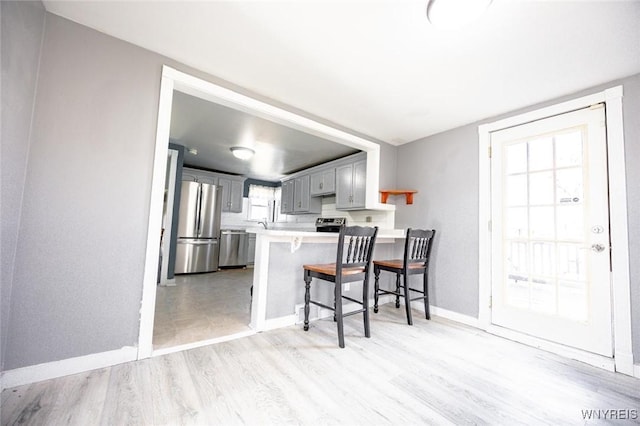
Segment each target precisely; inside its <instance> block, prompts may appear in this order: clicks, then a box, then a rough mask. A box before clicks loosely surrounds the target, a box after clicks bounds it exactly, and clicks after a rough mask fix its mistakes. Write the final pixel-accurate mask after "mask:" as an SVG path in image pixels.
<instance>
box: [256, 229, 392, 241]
mask: <svg viewBox="0 0 640 426" xmlns="http://www.w3.org/2000/svg"><path fill="white" fill-rule="evenodd" d="M247 232H249V233H252V234H259V235H265V236H274V237H332V236H335V237H338V233H337V232H317V231H315V230H304V229H264V228H262V227H260V228H257V227H256V228H247ZM404 233H405V230H404V229H378V238H404Z"/></svg>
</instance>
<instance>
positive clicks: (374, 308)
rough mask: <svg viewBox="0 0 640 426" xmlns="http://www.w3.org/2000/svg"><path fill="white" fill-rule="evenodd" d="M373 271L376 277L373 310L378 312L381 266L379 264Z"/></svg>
mask: <svg viewBox="0 0 640 426" xmlns="http://www.w3.org/2000/svg"><path fill="white" fill-rule="evenodd" d="M373 273H374V275H375V277H376V279H375V282H374V284H373V290H374V291H373V312H375V313H376V314H377V313H378V291H379V290H380V283H379V282H378V281H379V279H380V268H378V267H377V266H374V267H373Z"/></svg>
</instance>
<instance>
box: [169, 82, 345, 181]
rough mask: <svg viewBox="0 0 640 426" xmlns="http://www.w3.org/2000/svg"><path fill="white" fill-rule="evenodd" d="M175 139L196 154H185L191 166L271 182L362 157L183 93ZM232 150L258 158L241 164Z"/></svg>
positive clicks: (175, 111)
mask: <svg viewBox="0 0 640 426" xmlns="http://www.w3.org/2000/svg"><path fill="white" fill-rule="evenodd" d="M170 139H171V141H173V142H175V143H178V144H180V145H183V146H185V147H187V148H195V149H196V151H197V154H196V155H194V154H191V153H190V152H188V150H187V151H186V152H185V154H184V163H185V165H186V166H191V167H197V168H204V169H209V170H217V171H222V172H226V173H233V174H237V175H242V176H246V177H250V178H253V179H261V180H267V181H277V180H279V179H280V178H283V177H284V176H286V175H288V174H291V173H294V172H297V171H298V170H301V169H306V168H309V167H312V166H315V165H317V164H321V163H326V162H328V161H331V160H335V159H337V158H341V157H344V156H346V155H349V154H353V153H356V152H358V151H357V150H355V149H352V148H349V147H347V146H345V145H341V144H338V143H336V142H332V141H328V140H326V139H322V138H319V137H317V136H314V135H311V134H309V133H305V132H301V131H299V130H295V129H292V128H290V127H287V126H283V125H280V124H276V123H274V122H272V121H269V120H266V119H264V118H259V117H256V116H255V115H251V114H248V113H245V112H242V111H238V110H235V109H231V108H228V107H226V106H222V105H219V104H216V103H213V102H209V101H206V100H204V99H200V98H197V97H194V96H190V95H187V94H185V93H181V92H178V91H174V92H173V104H172V108H171V126H170ZM232 146H245V147H249V148H252V149H253V150H254V151H255V155H254V156H253V157H252V158H251V159H249V160H239V159H237V158H235V157H234V156H233V155H232V154H231V149H230V148H231V147H232Z"/></svg>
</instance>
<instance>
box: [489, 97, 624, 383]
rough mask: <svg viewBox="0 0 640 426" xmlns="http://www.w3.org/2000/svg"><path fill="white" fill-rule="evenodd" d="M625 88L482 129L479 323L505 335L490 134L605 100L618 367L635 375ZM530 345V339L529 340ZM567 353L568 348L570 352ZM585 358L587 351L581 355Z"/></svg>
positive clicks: (583, 98)
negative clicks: (494, 243) (498, 317)
mask: <svg viewBox="0 0 640 426" xmlns="http://www.w3.org/2000/svg"><path fill="white" fill-rule="evenodd" d="M622 96H623V90H622V86H616V87H612V88H610V89H607V90H604V91H602V92H598V93H594V94H592V95H588V96H584V97H581V98H578V99H574V100H570V101H567V102H562V103H559V104H556V105H552V106H549V107H545V108H541V109H537V110H534V111H530V112H528V113H524V114H519V115H516V116H513V117H509V118H506V119H503V120H498V121H495V122H492V123H487V124H482V125H480V126H479V127H478V142H479V143H478V153H479V156H478V158H479V160H478V161H479V164H478V170H479V172H478V173H479V175H478V185H479V186H478V192H479V210H478V230H479V233H478V237H479V259H478V261H479V264H478V269H479V318H478V326H479V327H480V328H483V329H484V330H486V331H488V332H490V333H495V334H500V335H503V334H504V331H502V330H505V329H501V330H498V332H496V329H497V328H499V327H495V326H493V325H492V323H491V222H490V221H491V175H490V172H491V159H490V156H489V153H490V148H491V137H490V134H491V132H494V131H497V130H502V129H506V128H509V127H513V126H517V125H520V124H525V123H529V122H532V121H535V120H540V119H543V118H547V117H551V116H554V115H558V114H563V113H566V112H570V111H574V110H577V109H581V108H585V107H589V106H591V105H594V104H597V103H601V102H604V103H605V105H606V127H607V155H608V162H609V170H608V177H609V191H610V192H609V205H610V211H609V214H610V222H611V246H612V252H611V261H612V262H611V268H612V273H611V288H612V296H613V297H612V301H613V302H612V303H613V306H612V311H613V336H614V339H613V340H614V341H613V346H614V348H613V349H614V351H613V352H614V358H613V360H612V362H613V363H614V364H613V365H614V368H615V371H618V372H621V373H624V374H627V375H634V374H635V372H634V364H633V351H632V334H631V282H630V278H629V241H628V238H629V237H628V235H629V233H628V224H627V190H626V188H627V186H626V170H625V161H624V155H625V153H624V127H623V122H622V112H623V111H622ZM510 335H511V336H512V337H509V338H513V339H515V340H518V341H521V342H523V343H527V341H530V338H529V337H526V338H525V337H522V336H520V337H519V336H516V335H514V334H510ZM529 344H531V342H529ZM534 346H538V347H543V346H545V347H544V349H547V350H550V351H552V352H557V353H561V354H566V353H569V352H571V353H572V354H574V355H571V357H573V358H576V359H579V358H577V355H575V353H574V352H573V351H575V350H573V349H570V348H565V347H563V349H562V350H560V349H559V348H557V346H561V345H556V344H553V345H548V344H544V345H542V344H541V343H539V342H538V343H535V344H534ZM568 351H569V352H568ZM580 356H582V357H583V358H584V357H585V356H586V355H580ZM594 365H599V366H601V367H603V368H607V369H608V367H607V365H608V363H606V362H603V361H602V360H600V359H598V360H596V361H595V362H594Z"/></svg>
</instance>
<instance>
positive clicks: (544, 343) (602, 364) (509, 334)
mask: <svg viewBox="0 0 640 426" xmlns="http://www.w3.org/2000/svg"><path fill="white" fill-rule="evenodd" d="M486 331H487V333H491V334H494V335H496V336H500V337H504V338H505V339H509V340H513V341H515V342H519V343H523V344H525V345H528V346H532V347H534V348H538V349H542V350H544V351H547V352H551V353H554V354H556V355H560V356H563V357H565V358H570V359H575V360H577V361H581V362H584V363H586V364H590V365H593V366H595V367H599V368H602V369H604V370H607V371H615V362H614V360H613V358H607V357H605V356H602V355H597V354H594V353H591V352H586V351H583V350H580V349H576V348H571V347H569V346H564V345H561V344H559V343H554V342H550V341H548V340H544V339H539V338H537V337H533V336H529V335H527V334H524V333H519V332H517V331H514V330H509V329H507V328H503V327H498V326H496V325H491V326H489V327H488V328H487V330H486Z"/></svg>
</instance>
